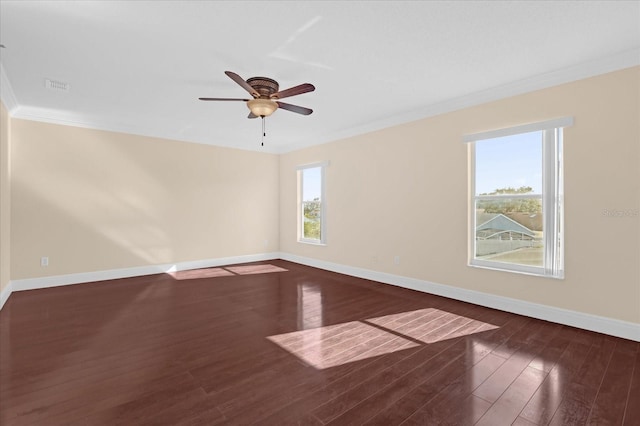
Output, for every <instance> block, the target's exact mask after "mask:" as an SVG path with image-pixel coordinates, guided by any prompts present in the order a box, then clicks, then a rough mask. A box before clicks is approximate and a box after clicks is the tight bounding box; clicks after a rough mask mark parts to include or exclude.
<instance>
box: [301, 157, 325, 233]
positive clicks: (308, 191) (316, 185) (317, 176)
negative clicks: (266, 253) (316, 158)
mask: <svg viewBox="0 0 640 426" xmlns="http://www.w3.org/2000/svg"><path fill="white" fill-rule="evenodd" d="M326 165H327V163H318V164H311V165H307V166H300V167H298V188H299V194H298V207H299V213H298V241H300V242H305V243H313V244H324V242H325V240H326V238H325V234H326V233H325V226H324V223H325V204H324V169H325V166H326Z"/></svg>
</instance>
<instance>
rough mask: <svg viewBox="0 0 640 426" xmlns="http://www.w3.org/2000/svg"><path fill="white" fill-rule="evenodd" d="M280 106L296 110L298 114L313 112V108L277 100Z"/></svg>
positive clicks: (292, 110) (288, 109)
mask: <svg viewBox="0 0 640 426" xmlns="http://www.w3.org/2000/svg"><path fill="white" fill-rule="evenodd" d="M276 103H277V104H278V106H279V107H280V108H282V109H286V110H287V111H291V112H295V113H297V114H302V115H309V114H311V113H312V112H313V110H312V109H311V108H305V107H301V106H298V105H291V104H285V103H284V102H278V101H276Z"/></svg>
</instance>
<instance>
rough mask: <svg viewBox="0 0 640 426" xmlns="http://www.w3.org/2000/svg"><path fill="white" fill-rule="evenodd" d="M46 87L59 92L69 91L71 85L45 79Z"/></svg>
mask: <svg viewBox="0 0 640 426" xmlns="http://www.w3.org/2000/svg"><path fill="white" fill-rule="evenodd" d="M44 87H46V88H47V89H51V90H57V91H59V92H68V91H69V83H65V82H64V81H58V80H51V79H48V78H45V79H44Z"/></svg>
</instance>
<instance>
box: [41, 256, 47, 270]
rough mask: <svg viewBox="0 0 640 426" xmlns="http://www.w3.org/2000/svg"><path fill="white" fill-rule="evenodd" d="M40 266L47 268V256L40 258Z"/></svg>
mask: <svg viewBox="0 0 640 426" xmlns="http://www.w3.org/2000/svg"><path fill="white" fill-rule="evenodd" d="M40 266H43V267H44V266H49V258H48V257H47V256H42V257H41V258H40Z"/></svg>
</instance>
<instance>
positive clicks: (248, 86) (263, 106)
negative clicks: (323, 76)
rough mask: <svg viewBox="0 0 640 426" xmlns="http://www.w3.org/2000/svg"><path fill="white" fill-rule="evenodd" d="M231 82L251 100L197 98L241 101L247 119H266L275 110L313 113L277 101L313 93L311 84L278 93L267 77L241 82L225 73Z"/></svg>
mask: <svg viewBox="0 0 640 426" xmlns="http://www.w3.org/2000/svg"><path fill="white" fill-rule="evenodd" d="M224 73H225V74H226V75H227V76H229V78H231V80H233V81H235V82H236V83H238V85H239V86H240V87H242V88H243V89H244V90H246V91H247V92H249V94H250V95H251V96H252V97H253V98H252V99H241V98H198V99H200V100H201V101H242V102H246V103H247V107H249V110H250V111H251V112H250V113H249V116H248V118H257V117H262V118H264V117H268V116H270V115H271V114H273V113H274V112H275V110H276V109H278V108H282V109H285V110H287V111H291V112H295V113H297V114H302V115H309V114H311V113H312V112H313V110H312V109H310V108H305V107H301V106H298V105H291V104H287V103H284V102H280V101H279V99H283V98H288V97H290V96H296V95H301V94H303V93H307V92H313V91H314V90H316V88H315V87H314V86H313V84H309V83H304V84H300V85H298V86H295V87H291V88H289V89H286V90H282V91H279V88H280V87H279V85H278V82H277V81H275V80H273V79H271V78H267V77H251V78H250V79H248V80H246V81H245V80H243V79H242V77H240V76H239V75H238V74H236V73H234V72H231V71H225V72H224Z"/></svg>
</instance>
